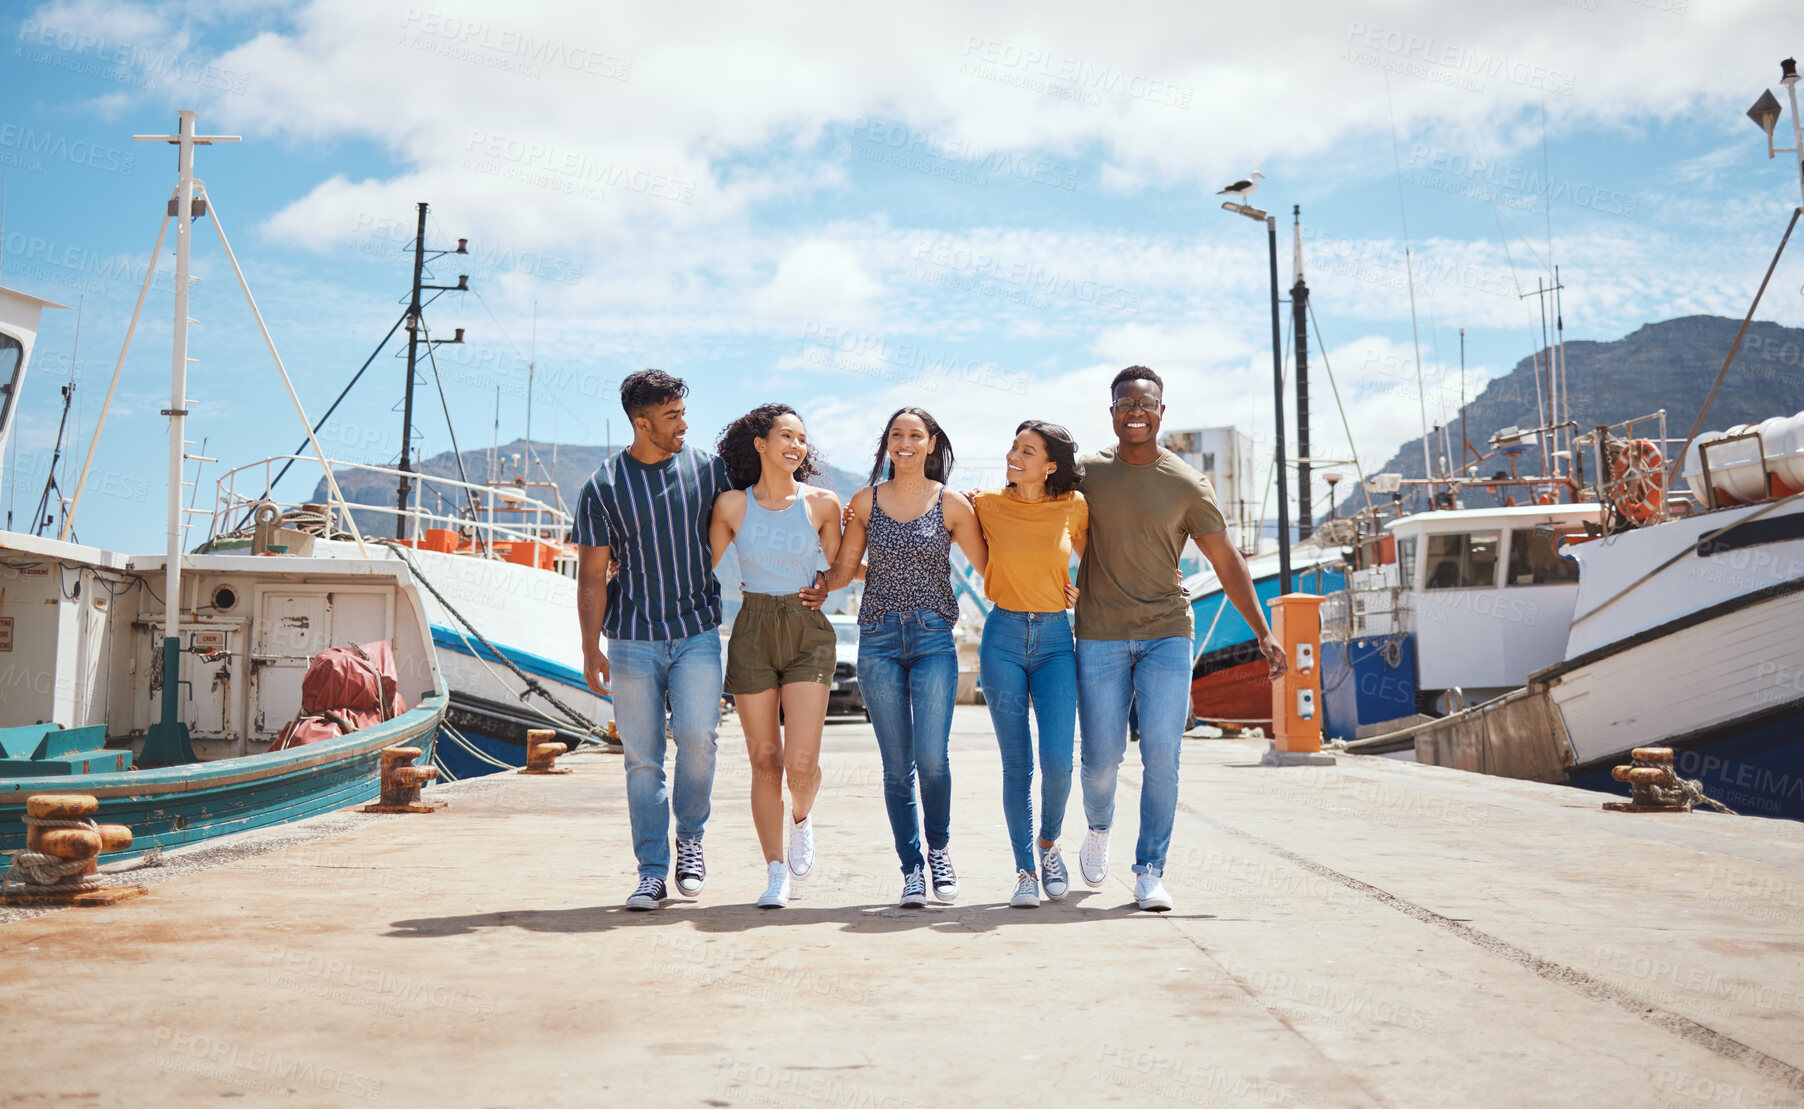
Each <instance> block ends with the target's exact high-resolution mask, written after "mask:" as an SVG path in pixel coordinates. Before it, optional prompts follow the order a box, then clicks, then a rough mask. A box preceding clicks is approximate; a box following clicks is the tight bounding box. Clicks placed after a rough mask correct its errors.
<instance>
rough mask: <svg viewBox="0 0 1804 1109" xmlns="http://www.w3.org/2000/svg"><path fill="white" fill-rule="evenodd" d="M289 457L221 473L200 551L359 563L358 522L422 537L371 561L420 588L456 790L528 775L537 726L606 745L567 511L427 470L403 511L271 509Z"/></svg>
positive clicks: (361, 469)
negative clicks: (353, 530)
mask: <svg viewBox="0 0 1804 1109" xmlns="http://www.w3.org/2000/svg"><path fill="white" fill-rule="evenodd" d="M293 457H294V456H278V457H274V458H268V459H264V460H261V461H259V462H256V463H252V464H249V465H246V466H241V467H238V468H237V469H235V470H232V471H230V472H228V473H226V474H224V475H222V476H221V477H220V478H219V481H218V485H217V493H216V496H215V502H214V508H213V510H212V527H211V533H210V535H209V538H208V541H207V542H206V543H205V544H203V546H202V548H201V549H203V550H208V551H226V550H234V549H251V548H256V549H258V550H261V551H267V550H269V549H270V548H271V547H275V548H280V549H282V550H285V551H287V552H288V553H290V554H293V553H295V552H297V551H305V552H307V553H309V554H311V556H312V557H314V558H341V559H342V558H356V557H358V552H357V548H356V546H355V545H354V544H352V543H350V542H347V541H346V540H345V538H343V537H344V536H346V535H347V534H348V532H349V525H350V522H351V521H350V519H349V517H350V514H351V513H352V512H354V513H356V515H357V517H358V518H361V519H366V520H368V519H370V518H373V517H380V518H382V519H384V520H389V521H392V520H401V521H403V522H404V526H403V527H402V528H400V529H396V528H395V527H394V526H393V525H392V523H391V524H390V526H388V527H387V528H384V529H383V530H388V531H391V532H392V531H395V530H400V531H402V532H403V533H405V534H407V535H410V536H413V537H415V538H411V539H408V540H394V539H384V540H380V541H375V542H370V541H366V543H365V547H366V548H367V549H368V550H370V551H371V552H373V557H376V558H379V559H391V560H399V561H404V562H406V563H407V564H408V566H409V567H410V568H411V570H412V571H413V573H414V575H415V576H416V577H417V578H418V580H419V581H420V582H421V583H422V585H424V587H425V589H424V593H425V597H424V604H425V606H426V613H427V619H428V621H429V624H430V629H431V640H432V644H433V646H434V649H435V650H436V651H437V654H438V664H439V667H440V669H441V670H443V672H444V674H445V680H446V683H447V685H448V687H449V689H450V696H451V703H450V708H449V710H448V711H447V713H446V724H447V727H446V728H445V729H444V732H443V734H442V736H441V743H440V744H439V747H438V754H437V760H436V761H437V765H438V766H439V767H440V769H441V770H442V771H443V772H444V774H445V777H446V778H447V779H448V780H456V779H459V778H467V777H475V776H480V775H483V774H489V773H494V772H496V771H499V770H503V769H507V768H513V767H519V766H522V765H524V764H525V743H526V732H527V730H528V729H551V730H553V731H556V732H557V733H559V738H560V739H561V740H563V741H564V742H566V743H568V744H569V745H570V746H571V747H572V748H574V746H575V745H576V744H577V743H580V742H582V741H583V740H584V739H586V738H588V737H590V736H592V735H605V734H606V728H607V725H608V723H609V721H611V720H612V719H613V705H612V702H611V700H610V699H609V698H608V697H606V696H600V695H597V694H594V693H591V692H590V691H589V688H588V685H587V683H586V682H585V681H584V678H583V663H582V649H581V637H580V636H579V635H578V634H577V625H576V551H575V549H574V548H573V547H571V546H570V545H569V544H568V542H567V541H566V540H567V537H568V534H569V529H570V520H569V516H568V515H567V514H566V513H565V512H563V511H562V510H561V509H560V508H558V507H557V506H556V505H553V504H550V503H548V502H546V501H543V500H540V499H538V498H536V497H534V496H533V495H532V493H533V491H534V487H532V486H528V485H526V484H525V483H524V482H519V483H512V482H491V483H487V484H480V485H479V484H474V483H468V482H460V481H456V480H453V479H450V478H442V477H437V476H432V475H422V474H418V473H414V474H411V475H410V477H411V480H412V482H413V490H414V495H413V499H412V500H411V502H410V505H409V508H408V511H407V512H405V513H402V512H401V511H400V510H399V509H397V508H394V507H392V506H387V505H371V504H362V503H353V504H349V505H342V504H341V505H339V506H337V507H336V508H331V507H329V506H327V505H323V504H317V503H291V502H283V501H278V500H274V499H271V498H270V497H269V496H268V495H267V491H268V490H269V489H270V487H271V484H272V482H271V478H272V477H273V476H274V472H275V469H276V468H277V467H278V466H280V465H281V464H283V463H286V462H288V461H291V460H292V459H293ZM332 466H333V469H334V471H335V472H337V473H340V474H349V473H364V474H371V475H375V476H378V477H381V478H383V479H387V480H398V479H399V478H400V477H401V476H402V475H401V472H400V471H398V470H393V469H387V468H384V467H377V466H367V465H361V464H351V463H338V462H334V463H332ZM429 493H430V494H431V496H432V499H433V500H434V501H435V502H438V503H441V504H444V503H448V504H455V505H467V506H470V507H469V508H468V509H466V510H464V511H458V512H447V511H445V510H444V509H442V508H441V509H437V510H434V509H429V508H427V507H426V501H427V497H428V494H429ZM259 518H261V519H262V520H263V521H264V522H263V524H261V525H259V524H258V523H257V520H258V519H259ZM247 521H248V526H247ZM260 533H261V538H260V537H259V535H260Z"/></svg>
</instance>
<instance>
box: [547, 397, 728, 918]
mask: <svg viewBox="0 0 1804 1109" xmlns="http://www.w3.org/2000/svg"><path fill="white" fill-rule="evenodd" d="M688 393H689V387H688V386H687V385H685V384H684V383H683V381H682V380H681V379H680V378H676V377H672V376H671V375H670V374H667V373H664V372H663V371H661V370H641V371H639V372H638V373H635V374H632V375H630V376H628V377H627V379H626V380H625V381H623V382H621V384H620V404H621V407H623V408H625V409H626V414H627V418H628V419H630V420H631V421H632V424H633V444H632V446H630V447H628V448H627V449H626V450H625V451H622V452H621V453H619V454H616V455H614V457H612V458H610V459H608V460H607V461H606V462H604V463H602V466H601V468H600V469H599V470H597V471H595V475H594V476H593V477H591V478H590V479H589V482H588V484H587V485H585V486H583V491H582V496H581V497H580V498H579V499H578V500H577V504H576V519H575V524H574V526H573V527H572V529H571V537H570V538H571V542H573V543H575V544H576V545H577V554H578V569H577V601H576V606H577V616H578V619H579V621H580V623H581V625H582V636H583V674H584V677H586V678H587V679H588V683H589V688H590V689H592V690H594V691H595V692H596V693H602V694H605V693H608V692H609V686H610V684H611V685H612V695H613V699H614V720H615V723H616V725H617V726H618V727H619V729H620V742H621V746H622V747H623V748H624V750H625V755H626V802H627V811H628V814H629V817H630V820H631V823H632V829H633V853H634V854H635V855H637V856H638V859H639V886H638V888H637V889H635V890H634V891H633V894H632V896H631V897H629V898H627V901H626V907H627V908H629V909H637V910H647V909H655V908H657V907H658V905H659V903H660V902H662V901H663V900H665V899H666V898H668V897H669V896H670V895H669V892H668V889H667V887H666V886H665V878H666V876H667V875H668V874H669V872H670V818H671V813H672V811H673V810H674V812H675V815H676V835H677V849H676V854H677V859H676V885H677V889H678V890H679V891H680V892H682V893H683V894H685V895H694V894H697V893H700V892H701V888H702V883H703V881H704V879H705V878H706V877H707V866H706V864H705V862H704V861H703V858H702V830H703V827H704V826H705V825H706V824H707V822H708V811H709V801H710V796H711V794H712V793H713V790H714V753H715V742H716V736H717V734H718V731H717V730H718V728H719V726H720V689H721V652H720V618H721V606H720V582H719V581H718V580H717V579H716V578H715V576H714V572H713V570H712V568H711V567H710V565H709V561H710V549H709V546H708V521H709V517H710V516H711V514H712V512H713V508H714V498H715V497H716V496H718V495H719V494H721V493H723V492H725V491H726V490H728V489H731V488H732V481H731V479H730V477H729V475H728V473H727V467H726V463H724V462H722V461H721V460H720V459H719V458H717V457H715V456H714V455H712V454H709V453H708V452H706V451H701V450H695V449H693V448H690V447H686V446H684V445H683V439H684V435H685V433H686V432H687V431H688V427H689V425H688V423H687V422H686V421H685V420H684V419H683V410H684V408H683V398H684V397H685V396H687V395H688ZM611 562H617V563H619V570H618V572H617V573H616V574H615V576H614V577H613V579H612V580H610V579H609V576H608V569H609V565H610V563H611ZM603 635H605V636H606V637H607V643H606V647H605V649H604V647H603V644H602V641H601V637H602V636H603ZM610 652H611V654H612V657H611V658H610V657H609V656H610ZM666 706H668V708H669V716H668V728H669V732H670V734H671V735H673V736H674V737H675V739H676V749H677V753H676V781H675V783H674V784H673V787H672V788H669V789H667V788H666V786H665V778H664V742H665V729H666V714H665V709H666Z"/></svg>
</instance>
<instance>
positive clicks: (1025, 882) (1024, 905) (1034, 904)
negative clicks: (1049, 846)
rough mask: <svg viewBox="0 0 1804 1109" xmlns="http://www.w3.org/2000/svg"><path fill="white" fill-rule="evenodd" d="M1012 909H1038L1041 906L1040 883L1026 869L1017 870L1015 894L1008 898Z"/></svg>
mask: <svg viewBox="0 0 1804 1109" xmlns="http://www.w3.org/2000/svg"><path fill="white" fill-rule="evenodd" d="M1008 903H1009V907H1010V908H1012V909H1037V908H1039V907H1040V883H1039V881H1038V880H1037V879H1036V878H1034V876H1033V875H1032V874H1029V873H1028V872H1027V871H1025V870H1017V871H1015V896H1013V897H1011V898H1009V899H1008Z"/></svg>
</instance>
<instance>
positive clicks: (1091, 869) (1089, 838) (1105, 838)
mask: <svg viewBox="0 0 1804 1109" xmlns="http://www.w3.org/2000/svg"><path fill="white" fill-rule="evenodd" d="M1077 868H1078V869H1079V870H1081V871H1083V872H1084V882H1085V883H1086V884H1087V885H1089V886H1090V888H1092V889H1094V888H1096V887H1097V886H1100V885H1102V884H1103V883H1104V882H1106V881H1108V878H1109V830H1108V829H1107V828H1104V829H1103V830H1102V831H1100V832H1099V831H1097V830H1096V829H1095V828H1091V829H1090V830H1089V831H1087V832H1085V833H1084V846H1083V847H1082V848H1080V849H1079V850H1078V853H1077Z"/></svg>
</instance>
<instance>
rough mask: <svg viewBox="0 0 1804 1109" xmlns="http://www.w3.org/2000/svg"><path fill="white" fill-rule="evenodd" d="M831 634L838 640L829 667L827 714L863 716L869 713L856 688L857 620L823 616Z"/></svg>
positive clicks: (839, 616)
mask: <svg viewBox="0 0 1804 1109" xmlns="http://www.w3.org/2000/svg"><path fill="white" fill-rule="evenodd" d="M827 620H828V622H830V623H831V624H832V625H833V634H834V635H835V636H837V637H838V639H839V661H838V663H837V665H835V666H834V668H833V685H832V686H831V687H830V688H829V689H828V692H827V715H828V716H860V715H861V716H863V717H864V718H865V719H866V720H869V719H870V718H871V714H870V713H869V712H868V711H867V710H866V709H865V707H864V693H863V692H861V691H860V690H859V688H858V621H857V620H854V619H853V618H852V617H850V616H842V615H832V616H828V617H827Z"/></svg>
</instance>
